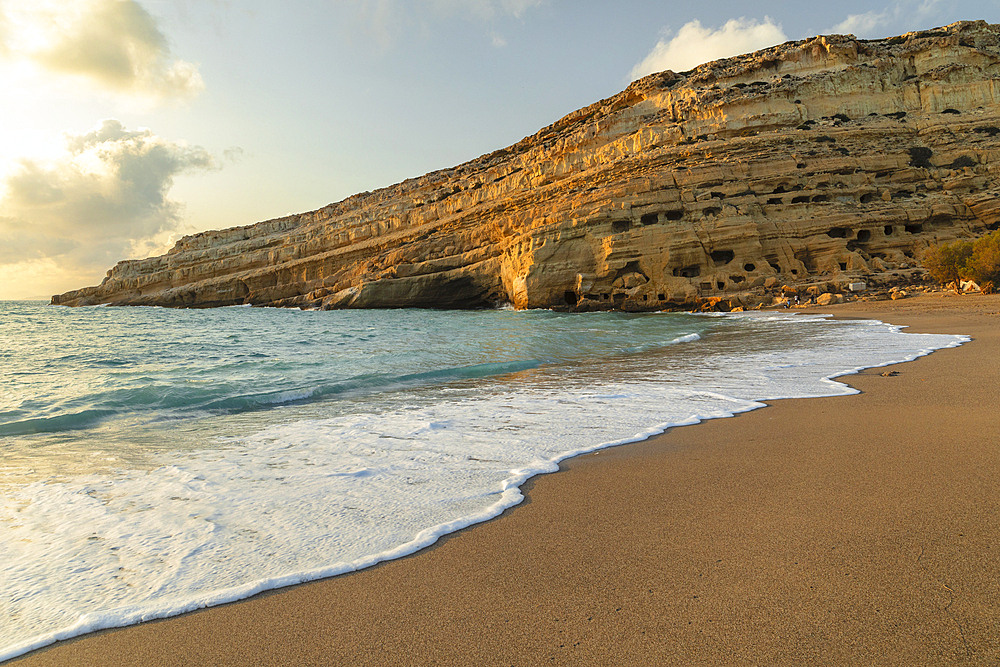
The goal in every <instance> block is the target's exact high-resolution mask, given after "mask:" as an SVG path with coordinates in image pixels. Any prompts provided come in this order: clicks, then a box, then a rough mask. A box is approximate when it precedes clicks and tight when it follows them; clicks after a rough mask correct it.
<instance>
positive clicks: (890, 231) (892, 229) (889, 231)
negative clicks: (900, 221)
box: [882, 225, 896, 236]
mask: <svg viewBox="0 0 1000 667" xmlns="http://www.w3.org/2000/svg"><path fill="white" fill-rule="evenodd" d="M895 231H896V228H895V227H893V226H892V225H886V226H885V227H884V228H883V229H882V233H883V234H885V235H886V236H892V234H893V232H895Z"/></svg>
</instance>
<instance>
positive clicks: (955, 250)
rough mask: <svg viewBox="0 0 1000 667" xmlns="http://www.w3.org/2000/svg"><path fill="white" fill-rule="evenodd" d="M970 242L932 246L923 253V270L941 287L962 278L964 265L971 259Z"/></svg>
mask: <svg viewBox="0 0 1000 667" xmlns="http://www.w3.org/2000/svg"><path fill="white" fill-rule="evenodd" d="M972 245H973V244H972V241H956V242H955V243H947V244H945V245H939V246H932V247H931V248H929V249H928V250H927V252H926V253H924V261H923V264H924V268H925V269H927V271H928V272H929V273H930V274H931V277H932V278H934V280H936V281H938V282H939V283H941V284H942V285H947V284H948V283H951V282H955V281H956V280H958V279H959V278H961V277H962V275H963V273H964V271H965V263H966V261H968V259H969V257H972Z"/></svg>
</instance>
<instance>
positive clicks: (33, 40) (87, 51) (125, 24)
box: [0, 0, 205, 99]
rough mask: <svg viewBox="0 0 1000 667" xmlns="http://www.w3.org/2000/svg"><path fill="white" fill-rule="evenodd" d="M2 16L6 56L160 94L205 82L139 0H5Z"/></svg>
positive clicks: (173, 95) (174, 95) (108, 86)
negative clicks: (174, 54)
mask: <svg viewBox="0 0 1000 667" xmlns="http://www.w3.org/2000/svg"><path fill="white" fill-rule="evenodd" d="M0 16H3V17H5V18H4V19H2V23H0V40H2V44H0V57H3V58H4V59H5V60H7V61H11V62H26V63H31V64H33V65H35V66H36V67H39V68H41V69H42V70H44V71H46V72H49V73H52V74H58V75H63V76H71V77H77V78H79V79H82V80H85V81H88V82H90V83H91V84H94V85H96V86H98V87H99V88H101V89H105V90H111V91H114V92H118V93H128V94H134V95H141V96H144V97H149V98H156V99H188V98H191V97H193V96H195V95H197V94H198V93H199V92H201V91H202V90H203V89H204V87H205V86H204V82H203V81H202V79H201V75H200V74H199V73H198V67H197V65H194V64H192V63H189V62H185V61H183V60H176V59H174V58H173V57H172V55H171V53H170V47H169V44H168V42H167V39H166V37H165V36H164V35H163V33H162V32H161V31H160V29H159V26H158V25H157V22H156V19H155V18H153V16H152V15H150V14H149V12H147V11H146V10H145V9H144V8H143V7H142V6H141V5H140V4H139V3H138V2H136V1H135V0H32V1H31V2H23V1H22V0H0Z"/></svg>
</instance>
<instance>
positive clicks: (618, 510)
mask: <svg viewBox="0 0 1000 667" xmlns="http://www.w3.org/2000/svg"><path fill="white" fill-rule="evenodd" d="M804 310H806V312H814V313H817V312H822V313H833V314H834V315H835V316H847V317H863V318H865V319H881V320H882V321H886V322H890V323H892V324H899V325H909V328H908V330H913V331H919V332H924V331H926V332H928V333H955V334H971V335H972V336H973V338H974V340H973V341H972V342H971V343H966V344H964V345H962V346H961V347H959V348H954V349H951V350H950V351H949V349H944V350H939V351H938V353H937V354H931V355H929V356H925V357H921V358H920V359H917V360H915V361H911V362H906V363H904V364H898V365H894V366H892V369H894V370H896V371H897V372H898V373H899V375H898V376H897V377H891V378H883V377H881V376H880V373H879V372H880V371H881V370H882V369H869V370H867V371H863V372H862V373H860V374H856V375H850V376H842V377H840V378H838V381H839V382H844V383H846V384H849V385H851V386H852V387H855V388H857V389H860V390H861V391H862V393H861V394H854V395H850V396H836V397H829V398H810V399H782V400H779V401H767V404H768V406H769V408H768V409H767V410H754V411H751V412H747V413H741V414H738V415H736V416H734V417H732V418H730V419H716V420H708V421H704V422H702V423H700V424H697V425H693V426H686V427H674V428H672V429H670V430H669V431H667V432H666V433H664V434H662V435H659V436H654V437H652V438H650V439H648V440H645V441H642V442H639V443H632V444H628V445H623V446H619V447H615V448H611V449H604V450H600V451H599V452H595V453H592V454H586V455H582V456H579V457H576V458H574V459H568V460H566V461H563V463H562V464H561V466H560V472H561V474H559V475H544V476H540V477H536V478H533V479H532V480H530V481H529V482H527V483H526V484H525V485H524V486H522V492H523V493H524V495H525V497H526V499H525V501H523V502H522V503H521V504H520V505H518V506H516V507H515V508H512V509H511V510H508V511H506V512H504V514H503V515H501V516H500V517H498V518H496V519H493V520H491V521H488V522H486V523H481V524H477V525H475V526H472V527H470V528H466V529H463V530H461V531H459V532H456V533H452V534H450V535H448V536H446V537H444V538H442V539H441V540H439V542H438V543H437V544H436V545H434V546H432V547H429V548H427V549H424V550H422V551H420V552H418V553H416V554H414V555H411V556H407V557H404V558H402V559H398V560H394V561H387V562H384V563H382V564H379V565H377V566H375V567H372V568H369V569H366V570H363V571H359V572H355V573H351V574H346V575H341V576H339V577H335V578H333V579H326V580H322V581H318V582H313V583H309V584H303V585H301V586H296V587H293V588H286V589H280V590H277V591H273V592H267V593H263V594H261V595H258V596H256V597H254V598H250V599H247V600H243V601H240V602H235V603H231V604H228V605H224V606H220V607H214V608H210V609H205V610H200V611H197V612H192V613H190V614H187V615H184V616H180V617H174V618H171V619H166V620H163V621H154V622H150V623H147V624H143V625H139V626H131V627H128V628H122V629H114V630H106V631H101V632H98V633H94V634H90V635H85V636H83V637H80V638H78V639H73V640H69V641H66V642H62V643H60V644H55V645H52V646H50V647H47V648H43V649H40V650H38V651H36V652H34V653H29V654H27V655H25V656H23V657H21V658H15V659H14V660H12V661H10V662H9V663H5V664H11V665H21V664H24V665H29V664H30V665H47V664H58V665H74V664H81V665H82V664H97V663H98V662H102V663H105V664H121V665H126V664H154V665H174V664H177V665H179V664H220V665H243V664H247V665H249V664H267V665H283V664H289V665H292V664H353V665H356V664H387V665H388V664H430V663H432V662H433V663H436V664H455V665H461V664H484V665H485V664H489V665H492V664H496V665H501V664H541V663H542V662H544V663H546V664H641V663H642V662H643V661H646V662H647V663H649V662H656V663H678V664H692V663H695V664H697V663H702V664H708V663H715V664H719V663H727V662H728V663H745V662H764V663H774V662H778V663H780V662H793V663H801V662H810V663H813V662H817V663H823V662H824V661H828V662H829V663H830V664H844V663H855V662H872V661H879V662H903V663H906V662H919V663H924V664H926V663H928V662H930V663H934V662H951V661H971V662H973V663H976V662H980V661H984V662H992V661H995V660H996V659H997V658H998V657H1000V648H998V643H1000V639H998V638H997V637H995V636H994V635H995V634H996V633H995V627H997V625H998V622H1000V612H998V609H997V604H998V600H1000V595H998V584H997V583H996V582H997V581H998V580H1000V572H998V565H997V563H996V562H995V561H997V560H998V559H997V558H996V554H997V553H998V551H997V549H1000V524H998V518H997V517H1000V505H998V502H997V500H995V499H994V498H993V496H994V495H995V487H996V482H997V480H998V479H1000V475H998V474H997V473H998V472H1000V470H998V468H1000V464H998V461H1000V456H997V454H998V453H1000V442H998V440H1000V437H998V436H997V435H996V433H995V429H994V432H993V433H990V432H989V431H988V430H984V429H986V428H988V425H989V424H991V423H994V422H995V419H992V417H993V414H995V409H996V408H995V406H997V405H1000V397H998V395H997V383H996V381H995V380H996V378H997V377H998V375H1000V373H998V372H997V370H998V369H997V359H998V358H1000V354H998V349H1000V344H998V340H997V338H998V337H997V335H996V331H997V328H998V327H997V325H998V324H1000V299H997V298H996V297H980V296H975V297H945V296H942V297H935V296H928V297H914V298H910V299H904V300H901V301H897V302H872V303H859V302H853V303H850V304H843V305H837V306H828V307H822V308H816V307H814V308H809V309H804ZM964 325H967V327H966V328H968V330H963V328H962V327H963V326H964ZM991 325H992V326H991ZM970 327H971V328H970ZM963 350H965V352H962V351H963ZM969 350H972V352H971V353H970V352H969ZM955 360H958V361H957V362H956V361H955ZM913 369H919V370H917V371H913ZM956 369H957V370H959V371H960V372H958V373H956V372H949V371H954V370H956ZM917 376H920V377H917ZM977 379H978V381H977ZM831 401H835V402H836V403H830V402H831ZM848 401H849V402H850V403H849V404H843V405H842V403H844V402H848ZM859 424H860V425H861V426H862V428H858V425H859ZM942 424H945V425H946V426H943V425H942ZM976 434H980V435H984V436H985V437H981V438H978V440H979V445H978V446H976V444H975V440H976ZM907 438H908V439H909V440H907ZM831 441H833V443H834V445H833V446H832V447H831ZM953 441H955V442H958V441H961V443H963V448H961V449H959V448H958V446H957V445H956V444H955V442H953ZM960 454H971V455H972V456H968V457H964V458H963V456H961V455H960ZM736 455H738V456H736ZM973 463H974V464H975V465H973ZM861 464H864V465H861ZM970 480H972V481H974V482H976V484H973V483H972V482H970ZM917 482H919V484H916V486H914V484H915V483H917ZM918 491H919V492H918ZM942 498H947V499H948V500H949V501H950V502H948V503H944V504H942V502H941V499H942ZM513 510H516V511H513ZM972 518H975V521H972ZM955 526H960V527H962V528H963V530H964V531H965V532H961V531H951V530H950V528H951V527H955ZM946 528H948V529H949V530H946ZM953 533H954V534H953ZM949 538H950V540H949ZM955 540H958V541H959V542H960V543H961V544H959V545H958V546H956V544H955V543H953V542H955ZM959 547H961V548H959ZM838 549H839V551H838ZM956 549H958V550H957V551H956ZM869 561H873V562H869ZM942 587H943V588H942ZM949 591H950V592H949ZM897 626H899V627H897ZM571 640H572V641H571Z"/></svg>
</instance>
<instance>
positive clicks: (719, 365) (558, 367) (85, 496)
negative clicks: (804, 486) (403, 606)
mask: <svg viewBox="0 0 1000 667" xmlns="http://www.w3.org/2000/svg"><path fill="white" fill-rule="evenodd" d="M230 312H232V311H230ZM314 315H315V316H316V317H320V316H321V314H314ZM507 315H508V316H511V315H513V316H517V314H510V313H508V314H507ZM709 319H713V318H705V320H706V321H707V320H709ZM714 319H715V320H716V321H718V322H720V323H722V326H720V327H719V328H718V329H714V330H712V331H711V332H709V333H706V332H705V331H703V332H702V334H698V333H687V334H682V335H675V336H672V337H670V338H667V339H666V340H667V341H668V342H667V344H666V345H664V344H663V343H657V342H656V341H655V340H646V341H637V342H640V343H641V344H640V345H638V346H631V345H622V346H621V349H622V350H624V351H628V350H631V349H636V348H640V349H642V350H644V352H643V353H641V354H625V355H618V356H615V357H614V358H608V359H605V360H602V361H601V362H600V363H588V361H587V360H586V359H577V360H575V361H573V362H572V363H570V364H563V363H559V364H553V365H547V366H542V367H540V368H535V369H532V370H529V371H526V372H524V373H520V374H515V375H510V376H502V377H494V378H486V379H472V380H469V379H465V380H462V381H459V382H453V383H450V384H446V385H441V386H435V387H418V388H416V389H412V390H407V391H395V392H389V393H387V394H385V395H381V394H380V395H378V396H368V397H365V398H363V399H359V400H356V401H355V402H353V403H351V404H350V406H348V407H347V408H343V409H340V408H338V409H337V410H333V411H332V414H333V415H334V416H324V414H330V413H331V408H330V406H328V405H326V404H309V405H303V406H294V405H293V406H285V407H283V408H282V412H280V419H276V418H274V415H273V414H271V413H268V414H269V415H270V416H269V417H268V418H264V417H263V416H260V417H254V416H253V415H251V416H248V415H246V414H241V415H237V416H221V417H216V418H213V419H212V420H208V421H207V422H205V425H203V428H202V430H203V431H206V429H207V431H206V432H209V433H215V435H214V436H213V437H212V440H211V442H210V443H206V446H203V447H201V448H194V449H191V448H187V449H182V450H177V451H165V452H161V453H157V454H154V455H151V456H150V457H149V460H150V461H151V462H150V464H149V465H147V466H145V467H142V468H139V467H132V468H123V469H116V470H110V471H101V472H99V473H92V474H82V475H63V476H60V477H58V478H54V477H50V478H46V479H38V480H36V481H32V482H30V483H27V484H25V485H23V486H20V487H16V488H12V489H11V490H10V491H9V492H8V493H6V494H5V496H4V498H3V500H2V502H0V530H2V531H3V535H4V539H3V540H2V542H0V563H3V564H5V565H4V566H3V567H4V569H3V570H2V572H0V590H2V591H3V595H2V596H0V619H5V620H0V623H4V624H5V625H3V626H2V628H0V630H2V631H0V636H3V637H4V638H5V640H4V644H3V645H2V646H0V660H5V659H8V658H11V657H14V656H16V655H20V654H22V653H24V652H26V651H29V650H32V649H35V648H38V647H41V646H44V645H46V644H49V643H51V642H54V641H57V640H60V639H65V638H68V637H72V636H76V635H79V634H83V633H86V632H91V631H94V630H97V629H101V628H107V627H115V626H122V625H128V624H131V623H136V622H140V621H143V620H149V619H154V618H162V617H166V616H171V615H175V614H178V613H182V612H185V611H189V610H192V609H196V608H199V607H204V606H209V605H215V604H220V603H223V602H228V601H232V600H237V599H241V598H245V597H248V596H250V595H253V594H255V593H258V592H260V591H263V590H267V589H272V588H277V587H281V586H287V585H291V584H295V583H300V582H303V581H309V580H313V579H317V578H321V577H328V576H333V575H336V574H340V573H343V572H348V571H352V570H356V569H359V568H363V567H368V566H370V565H373V564H375V563H377V562H380V561H382V560H386V559H391V558H398V557H400V556H403V555H407V554H410V553H412V552H414V551H416V550H418V549H420V548H423V547H425V546H428V545H430V544H433V543H434V542H435V541H436V540H437V539H438V538H439V537H440V536H441V535H444V534H447V533H450V532H454V531H455V530H459V529H461V528H464V527H466V526H469V525H471V524H474V523H477V522H480V521H484V520H486V519H489V518H492V517H494V516H497V515H498V514H500V513H501V512H503V511H504V510H505V509H507V508H509V507H511V506H513V505H516V504H517V503H518V502H520V501H521V499H522V496H521V492H520V490H519V487H520V485H521V484H523V483H524V481H525V480H527V479H528V478H529V477H531V476H533V475H536V474H540V473H545V472H552V471H555V470H556V469H557V468H558V463H559V461H561V460H563V459H565V458H567V457H569V456H574V455H578V454H581V453H584V452H589V451H594V450H596V449H599V448H601V447H607V446H612V445H616V444H621V443H626V442H631V441H635V440H641V439H644V438H646V437H649V436H650V435H653V434H656V433H659V432H662V431H663V430H664V429H666V428H668V427H670V426H672V425H680V424H692V423H696V422H697V421H699V420H702V419H711V418H718V417H725V416H730V415H732V414H735V413H738V412H743V411H746V410H751V409H754V408H756V407H760V406H761V405H762V404H761V403H760V402H759V401H761V400H764V399H772V398H780V397H793V396H794V397H805V396H819V395H836V394H846V393H851V392H853V390H852V389H850V388H849V387H847V386H846V385H843V384H841V383H838V382H835V381H834V380H833V378H834V377H837V376H840V375H844V374H848V373H852V372H855V371H857V370H859V369H861V368H867V367H873V366H881V365H887V364H890V363H897V362H900V361H907V360H910V359H914V358H916V357H918V356H921V355H922V354H926V353H928V352H930V351H931V350H933V349H938V348H941V347H947V346H954V345H958V344H960V343H961V342H962V341H963V340H965V339H962V338H960V337H955V336H924V335H900V333H899V329H898V327H891V326H889V325H885V324H882V323H877V322H836V323H835V322H831V321H829V320H826V319H824V318H821V317H815V316H809V317H803V316H801V315H798V316H796V315H792V314H777V315H770V314H768V315H763V316H758V315H744V316H726V317H724V318H714ZM578 321H579V322H583V323H602V322H604V320H599V319H594V320H591V321H590V322H588V321H587V320H586V319H580V320H578ZM573 322H575V321H569V320H567V321H560V322H559V326H564V325H567V323H573ZM730 325H731V326H730ZM654 333H656V331H655V328H654V329H653V331H652V332H650V335H652V334H654ZM775 336H778V337H779V339H778V340H775ZM781 337H783V338H781ZM602 340H603V339H602ZM660 340H663V339H662V338H661V339H660ZM680 343H688V344H690V345H680ZM341 407H343V406H341ZM164 435H169V432H168V433H166V434H164Z"/></svg>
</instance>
